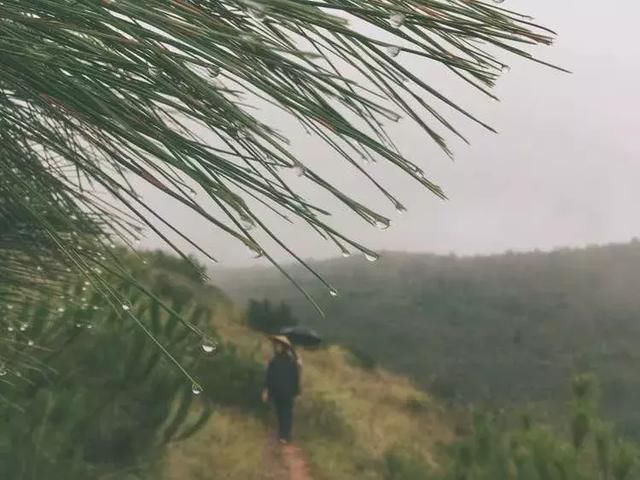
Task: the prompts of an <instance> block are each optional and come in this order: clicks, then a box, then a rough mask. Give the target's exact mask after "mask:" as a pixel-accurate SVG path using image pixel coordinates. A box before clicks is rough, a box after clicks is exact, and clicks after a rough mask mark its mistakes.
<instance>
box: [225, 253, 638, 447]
mask: <svg viewBox="0 0 640 480" xmlns="http://www.w3.org/2000/svg"><path fill="white" fill-rule="evenodd" d="M313 267H314V268H315V269H316V270H317V271H318V272H319V273H320V274H321V275H322V276H323V277H324V278H325V279H326V280H327V281H329V282H330V283H331V284H332V285H333V286H334V287H335V288H336V289H337V290H338V291H339V295H338V296H337V297H333V296H331V295H330V292H329V290H328V289H327V288H326V287H324V286H323V285H322V284H321V283H320V282H319V281H318V280H317V279H315V278H314V277H313V276H312V275H311V274H310V273H308V272H306V271H305V270H303V269H302V268H301V267H299V266H293V267H291V268H290V271H291V273H292V275H293V277H294V278H295V279H296V281H297V282H298V283H299V285H301V286H302V287H303V288H304V289H305V290H307V291H308V292H309V293H311V294H312V295H313V297H314V298H316V299H317V301H318V304H319V305H320V306H321V307H322V309H323V311H324V312H325V318H322V317H321V316H320V315H318V313H317V312H316V311H315V310H314V309H313V307H312V306H311V304H310V303H309V302H308V301H307V300H306V299H305V298H304V297H303V296H302V295H301V294H300V293H299V291H297V290H296V288H295V287H294V286H293V285H291V283H289V282H288V281H287V280H286V279H285V278H284V277H283V276H282V275H281V274H280V273H278V272H277V271H275V270H273V269H268V268H256V269H245V270H234V271H225V272H218V273H217V274H216V282H217V283H218V284H219V285H221V286H222V287H223V288H224V289H225V291H227V292H228V293H229V294H230V295H231V296H232V297H233V298H234V299H235V300H236V301H238V302H245V301H247V300H248V299H251V298H255V299H262V298H268V299H270V300H271V301H272V302H278V301H281V300H282V301H285V302H287V303H289V304H290V305H291V306H292V308H293V311H294V313H295V314H296V315H297V316H298V317H299V318H300V320H301V321H302V322H303V323H306V324H309V325H312V326H314V327H316V328H317V329H318V330H320V331H321V332H322V334H324V335H325V336H327V337H328V338H330V339H331V340H334V341H336V342H340V343H343V344H346V345H348V346H350V347H351V348H353V349H354V350H356V351H358V352H360V353H361V354H362V355H366V356H371V357H372V358H373V359H374V360H375V361H377V362H379V363H380V364H381V365H383V366H385V367H388V368H391V369H393V370H395V371H398V372H402V373H404V374H408V375H410V376H411V377H412V378H413V379H414V380H415V381H417V382H418V384H420V385H422V386H423V387H425V388H428V389H429V390H430V391H431V392H434V393H436V394H439V395H440V396H442V397H444V398H446V399H449V400H452V401H459V402H465V403H467V402H471V403H475V404H478V403H482V404H490V405H498V406H509V405H513V404H522V403H523V402H526V403H537V402H546V403H548V401H549V399H550V398H552V400H553V401H554V402H556V403H558V402H564V401H565V400H566V397H565V396H562V395H559V393H558V392H566V391H567V388H566V385H567V384H568V379H569V378H570V377H571V376H572V375H573V374H575V373H579V372H584V371H591V372H594V373H596V374H597V375H598V376H599V377H600V379H601V384H602V394H603V399H604V408H605V411H606V412H607V415H608V416H609V417H610V418H612V419H614V420H616V421H617V422H618V424H619V425H618V426H619V427H620V428H622V429H623V430H624V431H626V432H627V433H631V434H634V435H640V413H638V411H637V408H636V407H637V405H639V404H640V378H639V376H638V375H637V372H639V371H640V321H639V319H640V292H639V287H640V243H639V242H637V241H634V242H632V243H629V244H617V245H607V246H597V247H589V248H584V249H560V250H556V251H553V252H532V253H507V254H504V255H495V256H487V257H467V258H458V257H455V256H436V255H429V254H407V253H398V252H386V253H384V254H383V255H382V257H381V259H380V260H379V261H377V262H373V263H372V262H367V261H366V260H365V259H364V258H362V257H352V258H347V259H342V258H341V259H334V260H329V261H323V262H317V263H313Z"/></svg>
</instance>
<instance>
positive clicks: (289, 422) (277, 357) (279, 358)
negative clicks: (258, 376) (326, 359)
mask: <svg viewBox="0 0 640 480" xmlns="http://www.w3.org/2000/svg"><path fill="white" fill-rule="evenodd" d="M270 339H271V342H272V343H273V349H274V355H273V358H272V359H271V361H270V362H269V366H268V367H267V373H266V378H265V382H264V388H263V390H262V401H263V402H265V403H266V402H269V401H271V403H272V404H273V406H274V409H275V412H276V416H277V417H278V435H279V439H280V443H283V444H287V443H289V442H291V429H292V427H293V405H294V401H295V398H296V397H297V396H298V395H300V362H299V358H298V356H297V355H296V352H295V350H294V348H293V345H291V342H290V341H289V339H288V338H287V337H285V336H283V335H274V336H271V337H270Z"/></svg>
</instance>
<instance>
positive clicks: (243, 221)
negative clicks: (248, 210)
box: [240, 214, 256, 230]
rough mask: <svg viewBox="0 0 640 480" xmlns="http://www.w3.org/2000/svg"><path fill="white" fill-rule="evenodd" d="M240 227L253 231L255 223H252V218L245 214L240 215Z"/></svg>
mask: <svg viewBox="0 0 640 480" xmlns="http://www.w3.org/2000/svg"><path fill="white" fill-rule="evenodd" d="M240 225H242V228H244V229H245V230H253V229H254V228H255V227H256V222H254V221H253V218H251V217H249V216H248V215H246V214H242V216H241V217H240Z"/></svg>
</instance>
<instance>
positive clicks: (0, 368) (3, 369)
mask: <svg viewBox="0 0 640 480" xmlns="http://www.w3.org/2000/svg"><path fill="white" fill-rule="evenodd" d="M7 373H8V372H7V367H5V366H4V365H0V377H4V376H5V375H6V374H7Z"/></svg>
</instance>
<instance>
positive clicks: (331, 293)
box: [329, 288, 338, 297]
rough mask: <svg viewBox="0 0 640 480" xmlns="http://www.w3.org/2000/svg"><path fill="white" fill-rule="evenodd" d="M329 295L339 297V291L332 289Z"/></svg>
mask: <svg viewBox="0 0 640 480" xmlns="http://www.w3.org/2000/svg"><path fill="white" fill-rule="evenodd" d="M329 295H331V296H332V297H337V296H338V291H337V290H336V289H335V288H332V289H331V290H329Z"/></svg>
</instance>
